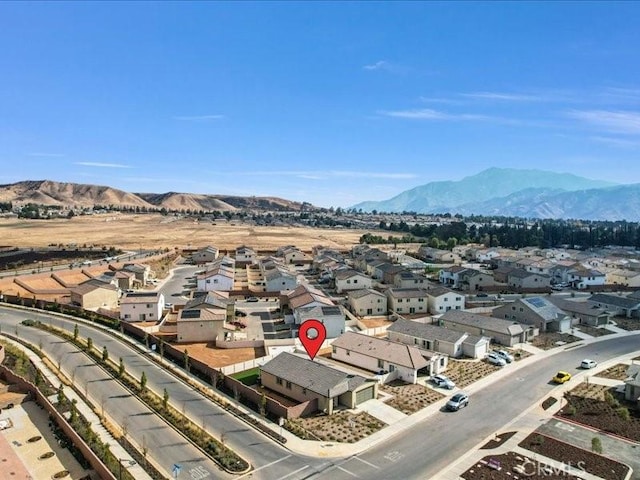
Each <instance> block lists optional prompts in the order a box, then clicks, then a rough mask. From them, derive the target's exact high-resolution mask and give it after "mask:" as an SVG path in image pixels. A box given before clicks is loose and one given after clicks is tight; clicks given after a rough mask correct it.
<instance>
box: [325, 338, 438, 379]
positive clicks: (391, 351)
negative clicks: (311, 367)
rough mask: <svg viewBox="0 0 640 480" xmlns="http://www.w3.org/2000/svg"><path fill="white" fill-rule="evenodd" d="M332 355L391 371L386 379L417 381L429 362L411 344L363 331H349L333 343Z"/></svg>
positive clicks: (360, 365) (368, 366)
mask: <svg viewBox="0 0 640 480" xmlns="http://www.w3.org/2000/svg"><path fill="white" fill-rule="evenodd" d="M331 348H332V353H331V358H334V359H336V360H339V361H341V362H344V363H348V364H350V365H354V366H356V367H360V368H364V369H365V370H369V371H371V372H375V373H380V372H388V373H389V374H388V375H386V376H385V383H387V382H390V381H392V380H395V379H399V380H402V381H404V382H407V383H416V382H417V381H418V372H419V371H420V370H423V371H424V372H425V373H427V372H426V370H427V369H426V367H428V366H429V363H430V362H429V361H428V360H426V359H425V358H424V357H423V356H422V354H421V353H420V350H418V349H417V348H416V347H414V346H412V345H406V344H404V343H398V342H391V341H389V340H384V339H382V338H377V337H370V336H369V335H363V334H361V333H353V332H347V333H345V334H344V335H340V337H338V338H337V339H336V340H334V342H333V343H332V344H331Z"/></svg>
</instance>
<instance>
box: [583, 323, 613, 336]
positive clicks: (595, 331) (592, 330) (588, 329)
mask: <svg viewBox="0 0 640 480" xmlns="http://www.w3.org/2000/svg"><path fill="white" fill-rule="evenodd" d="M576 328H577V329H578V330H580V331H581V332H582V333H586V334H587V335H591V336H592V337H602V336H604V335H613V333H614V332H612V331H611V330H607V329H606V328H596V327H592V326H591V325H580V326H578V327H576Z"/></svg>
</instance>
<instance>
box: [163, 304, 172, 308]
mask: <svg viewBox="0 0 640 480" xmlns="http://www.w3.org/2000/svg"><path fill="white" fill-rule="evenodd" d="M171 307H173V303H165V304H164V308H166V309H169V308H171Z"/></svg>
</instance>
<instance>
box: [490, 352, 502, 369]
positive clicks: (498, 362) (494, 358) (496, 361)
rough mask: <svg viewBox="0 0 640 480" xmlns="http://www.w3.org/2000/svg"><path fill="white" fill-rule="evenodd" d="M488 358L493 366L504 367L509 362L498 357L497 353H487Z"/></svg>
mask: <svg viewBox="0 0 640 480" xmlns="http://www.w3.org/2000/svg"><path fill="white" fill-rule="evenodd" d="M486 358H487V361H488V362H489V363H492V364H493V365H498V366H499V367H504V366H505V365H506V364H507V361H506V360H505V359H504V358H502V357H500V356H498V354H497V353H495V352H489V353H487V357H486Z"/></svg>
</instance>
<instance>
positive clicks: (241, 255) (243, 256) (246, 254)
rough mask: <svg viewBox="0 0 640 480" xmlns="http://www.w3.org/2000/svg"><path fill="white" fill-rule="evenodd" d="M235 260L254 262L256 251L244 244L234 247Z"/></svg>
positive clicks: (256, 255) (256, 257)
mask: <svg viewBox="0 0 640 480" xmlns="http://www.w3.org/2000/svg"><path fill="white" fill-rule="evenodd" d="M235 258H236V262H238V263H240V262H242V263H254V262H255V261H256V260H257V259H258V254H257V253H256V251H255V250H254V249H253V248H251V247H247V246H245V245H242V246H240V247H238V248H236V255H235Z"/></svg>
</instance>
